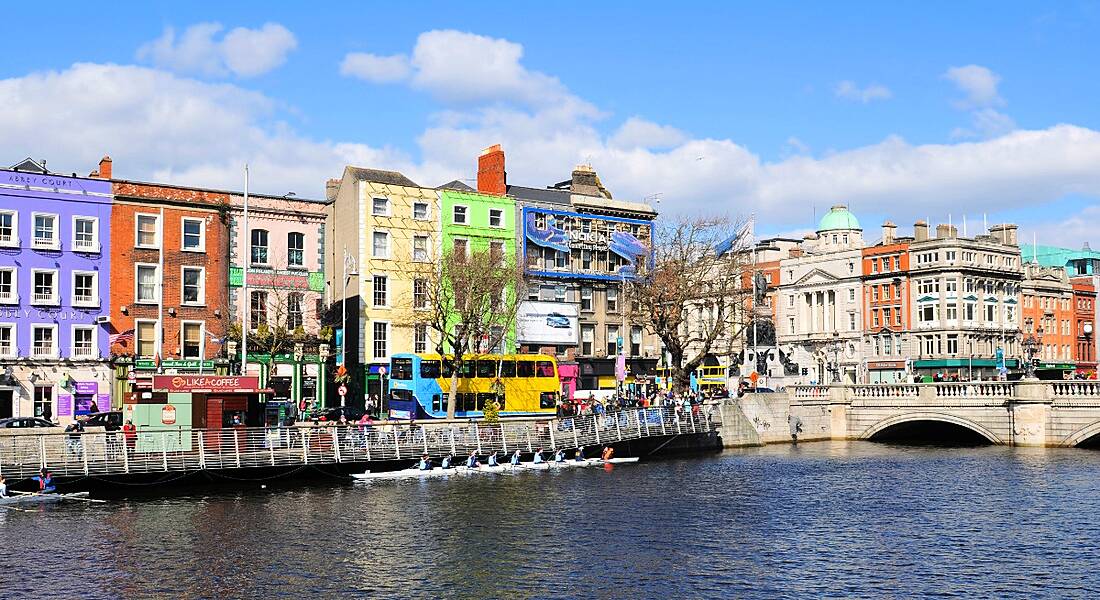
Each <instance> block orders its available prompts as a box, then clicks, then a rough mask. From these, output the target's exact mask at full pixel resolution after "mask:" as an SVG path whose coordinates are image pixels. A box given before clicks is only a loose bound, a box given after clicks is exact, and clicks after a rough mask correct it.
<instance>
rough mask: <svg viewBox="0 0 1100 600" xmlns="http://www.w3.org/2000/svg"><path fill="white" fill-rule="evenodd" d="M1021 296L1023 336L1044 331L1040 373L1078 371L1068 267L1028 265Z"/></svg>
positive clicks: (1057, 376) (1054, 376)
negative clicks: (1075, 357)
mask: <svg viewBox="0 0 1100 600" xmlns="http://www.w3.org/2000/svg"><path fill="white" fill-rule="evenodd" d="M1020 297H1021V298H1020V299H1021V303H1022V304H1023V308H1022V309H1021V311H1020V316H1021V317H1022V318H1023V321H1022V322H1021V329H1022V330H1023V334H1024V337H1025V338H1026V337H1028V336H1032V335H1034V336H1038V335H1039V333H1040V330H1041V331H1042V346H1041V348H1040V350H1039V352H1038V354H1036V355H1035V358H1037V359H1039V376H1040V377H1041V378H1044V379H1061V378H1062V376H1063V374H1070V373H1072V371H1074V370H1076V367H1075V366H1074V365H1073V356H1074V349H1075V348H1076V346H1077V334H1076V331H1075V330H1074V321H1075V319H1076V309H1075V308H1074V305H1073V299H1074V293H1073V286H1072V284H1071V283H1070V281H1069V277H1068V276H1067V275H1066V270H1065V269H1064V268H1062V267H1043V266H1039V265H1037V264H1035V263H1028V264H1026V265H1025V271H1024V280H1023V282H1022V284H1021V286H1020ZM1057 371H1062V373H1057Z"/></svg>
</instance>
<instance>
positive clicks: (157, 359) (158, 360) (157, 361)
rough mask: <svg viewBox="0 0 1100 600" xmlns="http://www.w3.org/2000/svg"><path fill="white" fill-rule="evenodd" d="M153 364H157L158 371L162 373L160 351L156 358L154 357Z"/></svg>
mask: <svg viewBox="0 0 1100 600" xmlns="http://www.w3.org/2000/svg"><path fill="white" fill-rule="evenodd" d="M153 364H155V365H156V366H157V372H158V373H160V372H161V368H160V352H157V356H156V358H154V359H153Z"/></svg>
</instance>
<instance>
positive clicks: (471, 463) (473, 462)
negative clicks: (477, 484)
mask: <svg viewBox="0 0 1100 600" xmlns="http://www.w3.org/2000/svg"><path fill="white" fill-rule="evenodd" d="M480 466H481V462H480V461H478V459H477V450H474V451H473V452H471V453H470V458H467V459H466V467H467V468H470V469H476V468H478V467H480Z"/></svg>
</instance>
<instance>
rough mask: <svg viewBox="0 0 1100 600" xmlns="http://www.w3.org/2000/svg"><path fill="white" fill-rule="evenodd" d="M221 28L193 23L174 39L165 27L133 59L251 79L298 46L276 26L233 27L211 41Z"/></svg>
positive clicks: (291, 36)
mask: <svg viewBox="0 0 1100 600" xmlns="http://www.w3.org/2000/svg"><path fill="white" fill-rule="evenodd" d="M223 29H224V27H223V26H222V24H221V23H196V24H195V25H191V26H190V27H188V28H187V29H186V30H184V32H183V35H181V36H179V38H178V39H177V37H176V31H175V29H174V28H172V27H166V28H165V29H164V33H162V34H161V36H160V37H159V38H157V39H155V40H153V41H151V42H148V43H146V44H143V45H142V46H141V47H140V48H138V50H137V58H138V60H141V61H147V62H151V63H153V64H154V65H156V66H158V67H162V68H165V69H169V70H172V71H176V72H179V73H198V74H202V75H209V76H219V77H220V76H225V75H228V74H233V75H236V76H238V77H255V76H257V75H262V74H264V73H267V72H269V71H271V70H272V69H275V68H276V67H278V66H280V65H282V64H283V63H284V62H286V57H287V54H289V53H290V52H291V51H292V50H294V49H295V48H297V47H298V40H297V39H296V38H295V37H294V34H293V33H291V32H290V30H288V29H287V28H286V27H283V26H282V25H280V24H278V23H265V24H264V25H263V26H262V27H261V28H259V29H247V28H244V27H237V28H236V29H233V30H232V31H230V32H228V33H226V34H225V35H224V36H222V39H220V40H217V39H215V36H217V34H219V33H221V32H222V30H223Z"/></svg>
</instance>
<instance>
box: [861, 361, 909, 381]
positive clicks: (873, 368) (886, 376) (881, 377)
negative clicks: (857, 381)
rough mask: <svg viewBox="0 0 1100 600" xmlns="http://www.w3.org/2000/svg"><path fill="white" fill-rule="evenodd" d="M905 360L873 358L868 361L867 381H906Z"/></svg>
mask: <svg viewBox="0 0 1100 600" xmlns="http://www.w3.org/2000/svg"><path fill="white" fill-rule="evenodd" d="M906 381H907V379H906V372H905V361H904V360H872V361H868V362H867V383H905V382H906Z"/></svg>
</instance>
